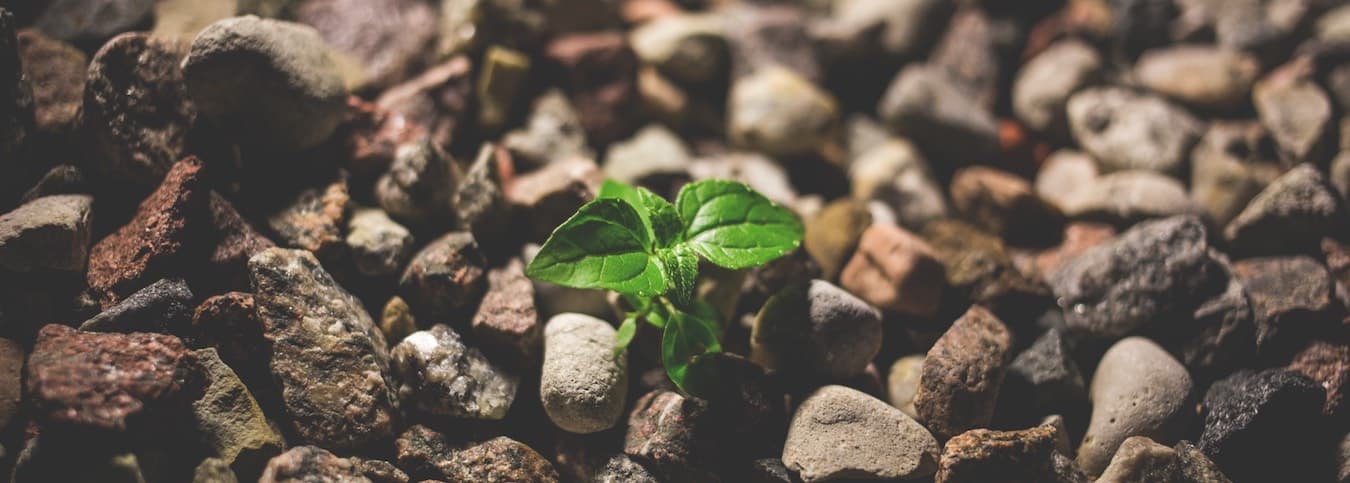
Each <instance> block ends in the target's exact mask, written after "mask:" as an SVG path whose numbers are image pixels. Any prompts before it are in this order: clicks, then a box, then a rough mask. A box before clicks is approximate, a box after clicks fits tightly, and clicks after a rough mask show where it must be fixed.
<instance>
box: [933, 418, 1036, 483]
mask: <svg viewBox="0 0 1350 483" xmlns="http://www.w3.org/2000/svg"><path fill="white" fill-rule="evenodd" d="M1054 452H1055V431H1054V429H1053V428H1050V427H1047V426H1038V427H1035V428H1031V429H1025V430H1021V431H991V430H988V429H972V430H970V431H966V432H964V433H961V434H959V435H956V436H955V437H953V438H952V439H950V440H948V441H947V445H946V446H945V447H944V448H943V450H942V460H941V462H940V463H939V465H938V471H937V475H936V476H935V477H934V481H936V482H939V483H963V482H969V483H977V482H988V481H1003V482H1008V483H1012V482H1028V483H1030V482H1040V481H1047V480H1049V481H1054V479H1053V477H1052V475H1051V474H1050V472H1049V470H1050V468H1051V457H1052V455H1053V454H1054Z"/></svg>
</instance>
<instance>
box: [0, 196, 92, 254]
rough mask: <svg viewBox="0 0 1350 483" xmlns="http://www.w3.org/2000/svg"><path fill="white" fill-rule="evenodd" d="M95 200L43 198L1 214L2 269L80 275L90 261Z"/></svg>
mask: <svg viewBox="0 0 1350 483" xmlns="http://www.w3.org/2000/svg"><path fill="white" fill-rule="evenodd" d="M93 208H94V198H93V197H92V196H89V195H53V196H44V197H41V198H38V199H35V200H33V201H29V202H27V203H24V204H23V205H21V206H19V207H18V208H15V209H14V211H11V212H9V213H5V214H0V268H3V269H5V270H7V271H10V272H20V273H22V272H30V271H33V270H64V271H75V272H78V271H80V270H83V269H84V266H85V262H86V260H87V259H88V258H89V238H90V236H91V231H92V223H93Z"/></svg>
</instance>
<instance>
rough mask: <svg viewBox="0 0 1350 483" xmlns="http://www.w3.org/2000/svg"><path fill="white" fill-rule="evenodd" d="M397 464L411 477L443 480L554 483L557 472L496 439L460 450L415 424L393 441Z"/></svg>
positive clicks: (523, 447) (529, 451) (519, 448)
mask: <svg viewBox="0 0 1350 483" xmlns="http://www.w3.org/2000/svg"><path fill="white" fill-rule="evenodd" d="M394 446H395V448H396V451H397V454H398V465H399V466H400V467H401V468H403V469H404V470H406V471H408V473H409V474H410V475H411V476H412V477H414V478H428V479H442V480H445V481H531V482H540V483H548V482H557V481H558V480H559V477H558V472H557V470H555V469H554V468H553V465H552V464H550V463H549V462H548V460H547V459H544V457H543V456H542V455H540V454H539V453H538V452H537V451H535V450H534V449H531V448H530V447H529V446H526V445H525V444H523V443H520V442H518V441H516V440H513V439H511V438H507V437H505V436H499V437H496V438H493V439H490V440H487V441H483V442H481V443H476V444H470V445H468V446H467V447H464V448H456V447H453V446H451V445H450V443H449V442H448V441H447V440H446V438H445V436H444V435H442V434H440V433H437V432H435V431H432V430H430V429H428V428H427V427H426V426H422V425H417V426H413V427H411V428H408V430H407V431H404V432H403V435H402V436H399V438H398V440H397V441H395V442H394Z"/></svg>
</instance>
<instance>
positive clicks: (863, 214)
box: [802, 199, 872, 280]
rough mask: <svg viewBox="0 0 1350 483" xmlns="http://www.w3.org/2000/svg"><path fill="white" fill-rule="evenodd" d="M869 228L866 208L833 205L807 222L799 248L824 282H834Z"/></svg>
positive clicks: (853, 203)
mask: <svg viewBox="0 0 1350 483" xmlns="http://www.w3.org/2000/svg"><path fill="white" fill-rule="evenodd" d="M869 226H872V213H871V212H870V211H869V210H868V209H867V206H866V205H864V204H862V203H860V202H858V201H855V200H852V199H841V200H837V201H833V202H831V203H829V204H827V205H825V207H824V208H822V209H821V210H820V213H817V214H816V216H815V217H814V218H811V219H810V220H809V221H807V222H806V232H805V234H804V235H803V236H802V248H803V249H805V250H806V253H809V254H810V255H811V258H813V259H815V260H816V263H818V264H820V271H821V274H822V275H823V276H824V278H825V279H826V280H834V279H835V277H837V276H838V275H839V272H840V271H841V270H843V269H844V264H845V263H847V262H848V259H849V257H851V256H852V255H853V252H854V251H855V250H857V248H858V243H859V242H860V241H861V240H862V235H863V232H864V231H866V230H867V227H869Z"/></svg>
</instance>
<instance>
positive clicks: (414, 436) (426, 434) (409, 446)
mask: <svg viewBox="0 0 1350 483" xmlns="http://www.w3.org/2000/svg"><path fill="white" fill-rule="evenodd" d="M394 451H395V454H396V455H397V460H396V462H397V463H398V467H399V468H402V469H403V470H404V471H407V472H408V474H409V475H410V476H412V477H414V478H419V479H420V478H430V477H438V476H439V474H440V473H442V471H443V470H442V469H441V468H440V467H441V466H443V465H444V463H445V460H446V457H447V456H449V454H450V453H451V452H452V451H454V448H452V447H451V446H450V442H449V441H447V440H446V438H445V435H443V434H441V433H438V432H436V431H433V430H431V429H430V428H427V427H426V426H423V425H420V424H417V425H413V426H412V427H409V428H408V429H407V430H405V431H403V434H400V435H399V437H398V439H396V440H394ZM449 470H452V469H450V468H447V469H446V471H449Z"/></svg>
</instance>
